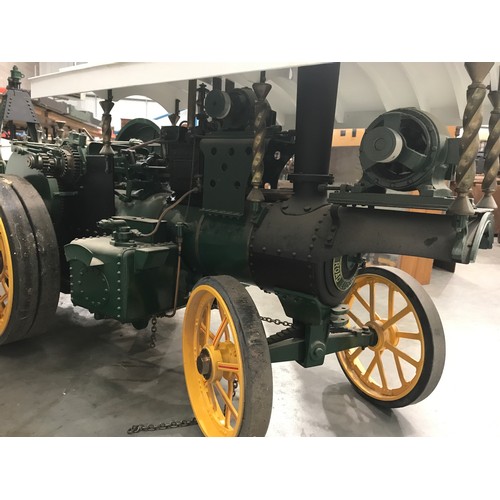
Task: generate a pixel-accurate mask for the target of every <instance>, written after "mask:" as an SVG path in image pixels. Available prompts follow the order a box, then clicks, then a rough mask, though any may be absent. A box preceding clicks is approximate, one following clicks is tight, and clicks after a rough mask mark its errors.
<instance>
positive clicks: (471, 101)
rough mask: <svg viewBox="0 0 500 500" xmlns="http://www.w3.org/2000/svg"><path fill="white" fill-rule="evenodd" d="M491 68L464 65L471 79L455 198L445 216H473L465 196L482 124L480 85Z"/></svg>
mask: <svg viewBox="0 0 500 500" xmlns="http://www.w3.org/2000/svg"><path fill="white" fill-rule="evenodd" d="M492 67H493V63H477V62H476V63H465V69H466V70H467V73H468V74H469V76H470V77H471V79H472V83H471V84H470V85H469V87H468V88H467V104H466V106H465V111H464V116H463V129H464V130H463V134H462V137H461V139H460V148H459V150H460V160H459V163H458V167H457V171H456V179H455V180H456V187H455V191H456V193H457V197H456V198H455V200H454V202H453V204H452V205H451V207H450V208H449V213H453V214H458V215H472V214H474V207H473V206H472V203H471V201H470V199H469V197H468V193H469V191H470V189H471V188H472V185H473V184H474V177H475V175H476V156H477V152H478V150H479V129H480V128H481V125H482V123H483V116H482V112H481V108H482V105H483V101H484V98H485V97H486V85H484V84H483V83H482V82H483V80H484V79H485V78H486V76H487V75H488V73H489V72H490V69H491V68H492Z"/></svg>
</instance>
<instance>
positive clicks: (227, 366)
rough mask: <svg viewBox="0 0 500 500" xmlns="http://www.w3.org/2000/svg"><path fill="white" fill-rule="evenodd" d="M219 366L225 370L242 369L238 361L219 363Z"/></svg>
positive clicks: (236, 370)
mask: <svg viewBox="0 0 500 500" xmlns="http://www.w3.org/2000/svg"><path fill="white" fill-rule="evenodd" d="M217 367H218V368H219V370H221V371H223V372H231V373H238V372H239V371H240V367H239V365H238V364H237V363H219V364H218V365H217Z"/></svg>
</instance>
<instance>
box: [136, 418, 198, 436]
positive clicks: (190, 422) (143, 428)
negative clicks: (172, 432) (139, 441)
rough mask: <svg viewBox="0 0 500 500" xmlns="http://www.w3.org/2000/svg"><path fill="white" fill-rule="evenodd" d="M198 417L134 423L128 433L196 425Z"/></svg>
mask: <svg viewBox="0 0 500 500" xmlns="http://www.w3.org/2000/svg"><path fill="white" fill-rule="evenodd" d="M196 424H197V421H196V418H195V417H193V418H191V419H190V420H172V422H170V423H168V424H166V423H164V422H162V423H161V424H157V425H154V424H149V425H144V424H139V425H133V426H132V427H130V429H128V431H127V434H138V433H139V432H152V431H165V430H167V429H178V428H180V427H189V426H190V425H196Z"/></svg>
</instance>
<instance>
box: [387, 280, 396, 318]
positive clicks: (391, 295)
mask: <svg viewBox="0 0 500 500" xmlns="http://www.w3.org/2000/svg"><path fill="white" fill-rule="evenodd" d="M394 292H395V290H394V287H393V286H388V294H389V296H388V303H387V317H388V318H392V316H394Z"/></svg>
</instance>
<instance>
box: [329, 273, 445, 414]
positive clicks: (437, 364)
mask: <svg viewBox="0 0 500 500" xmlns="http://www.w3.org/2000/svg"><path fill="white" fill-rule="evenodd" d="M345 302H346V303H347V304H348V305H349V308H350V311H349V313H348V314H349V317H350V319H351V322H353V323H354V325H355V326H358V327H369V328H370V329H371V330H372V331H374V332H375V333H376V338H377V343H376V344H375V345H374V346H371V347H368V348H365V349H363V348H361V347H358V348H354V349H349V350H346V351H342V352H339V353H337V358H338V360H339V362H340V366H341V368H342V370H343V371H344V373H345V375H346V376H347V378H348V379H349V381H350V382H351V384H352V385H353V386H354V388H355V389H356V391H357V392H358V393H359V394H361V395H362V396H363V397H364V398H366V399H367V400H369V401H370V402H372V403H374V404H376V405H378V406H383V407H388V408H398V407H403V406H407V405H410V404H414V403H417V402H419V401H422V400H423V399H424V398H426V397H427V396H428V395H429V394H430V393H431V392H432V391H433V390H434V389H435V387H436V386H437V384H438V382H439V380H440V378H441V374H442V372H443V368H444V361H445V339H444V333H443V326H442V324H441V320H440V318H439V314H438V312H437V309H436V307H435V306H434V303H433V302H432V300H431V298H430V297H429V295H428V294H427V292H426V291H425V290H424V288H423V287H422V286H421V285H420V283H418V281H417V280H415V279H414V278H412V277H411V276H410V275H408V274H407V273H405V272H403V271H401V270H399V269H395V268H391V267H383V266H381V267H367V268H365V269H364V270H363V271H361V272H360V274H359V275H358V276H357V278H356V281H355V283H354V285H353V286H352V289H351V290H350V291H349V294H348V296H347V297H346V299H345Z"/></svg>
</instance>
